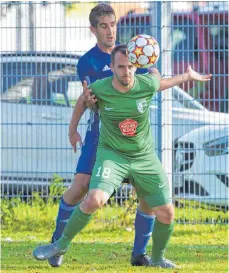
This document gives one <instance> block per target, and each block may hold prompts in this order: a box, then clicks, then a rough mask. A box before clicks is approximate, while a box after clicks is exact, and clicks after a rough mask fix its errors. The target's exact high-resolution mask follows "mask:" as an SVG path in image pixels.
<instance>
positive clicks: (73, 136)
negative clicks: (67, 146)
mask: <svg viewBox="0 0 229 273" xmlns="http://www.w3.org/2000/svg"><path fill="white" fill-rule="evenodd" d="M68 137H69V142H70V143H71V145H72V148H73V150H74V153H76V151H77V148H76V144H77V142H79V144H80V146H81V147H82V139H81V136H80V134H79V133H78V132H77V131H74V132H70V131H69V133H68Z"/></svg>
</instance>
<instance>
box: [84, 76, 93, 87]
mask: <svg viewBox="0 0 229 273" xmlns="http://www.w3.org/2000/svg"><path fill="white" fill-rule="evenodd" d="M84 80H85V81H86V82H87V85H89V84H90V83H91V81H90V78H89V76H86V77H85V78H84Z"/></svg>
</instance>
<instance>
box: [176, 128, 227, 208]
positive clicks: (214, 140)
mask: <svg viewBox="0 0 229 273" xmlns="http://www.w3.org/2000/svg"><path fill="white" fill-rule="evenodd" d="M228 130H229V126H228V125H227V126H220V125H211V126H203V127H201V128H198V129H195V130H193V131H191V132H189V133H188V134H185V135H184V136H182V137H181V138H179V140H178V141H177V142H176V144H175V153H174V157H175V165H174V170H173V182H174V184H173V185H174V194H175V196H176V197H179V198H185V199H192V200H198V201H201V202H206V203H209V204H214V205H221V206H225V207H227V206H228V178H229V173H228V132H229V131H228Z"/></svg>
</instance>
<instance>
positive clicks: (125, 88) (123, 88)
mask: <svg viewBox="0 0 229 273" xmlns="http://www.w3.org/2000/svg"><path fill="white" fill-rule="evenodd" d="M133 85H134V79H133V81H132V82H131V83H130V84H129V85H123V84H121V83H120V82H119V81H118V80H117V79H116V78H115V77H113V79H112V86H113V87H114V89H115V90H117V91H118V92H120V93H127V92H128V91H129V90H130V89H131V88H132V87H133Z"/></svg>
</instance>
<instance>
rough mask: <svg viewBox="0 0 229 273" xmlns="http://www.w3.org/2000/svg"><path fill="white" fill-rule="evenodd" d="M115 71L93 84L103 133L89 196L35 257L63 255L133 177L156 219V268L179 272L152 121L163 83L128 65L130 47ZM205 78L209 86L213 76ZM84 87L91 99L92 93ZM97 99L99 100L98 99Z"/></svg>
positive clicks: (116, 57)
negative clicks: (170, 249)
mask: <svg viewBox="0 0 229 273" xmlns="http://www.w3.org/2000/svg"><path fill="white" fill-rule="evenodd" d="M111 69H112V72H113V74H114V75H113V76H112V77H109V78H105V79H103V80H99V81H96V82H94V83H92V84H91V85H90V89H91V90H92V92H93V94H94V95H95V96H96V99H97V104H98V108H99V112H100V119H101V132H100V140H99V146H98V150H97V156H96V163H95V166H94V169H93V173H92V178H91V181H90V186H89V192H88V195H87V197H86V198H85V199H84V200H83V201H82V202H81V203H80V205H78V206H77V207H76V209H75V211H74V212H73V214H72V216H71V218H70V220H69V221H68V223H67V225H66V227H65V229H64V232H63V235H62V236H61V238H60V239H59V240H57V241H55V242H54V243H52V244H48V245H44V246H40V247H37V248H36V249H35V250H34V252H33V255H34V257H35V258H36V259H38V260H46V259H49V258H50V257H53V256H56V255H63V254H64V253H65V252H66V251H67V249H68V247H69V245H70V242H71V241H72V239H73V238H74V237H75V235H76V234H78V233H79V232H80V231H81V230H82V229H83V228H84V227H85V226H86V225H87V224H88V222H89V221H90V220H91V218H92V215H93V214H94V213H95V212H96V211H97V210H98V209H99V208H100V207H102V206H103V205H104V204H105V203H106V202H107V201H108V199H109V197H110V196H111V194H112V193H113V192H114V190H115V189H117V188H118V187H119V186H120V184H121V183H122V181H123V178H128V179H129V180H130V181H131V183H132V185H133V186H134V187H135V189H136V193H137V195H138V197H139V198H141V199H143V200H144V201H145V202H146V204H147V205H148V206H149V207H150V208H152V210H153V212H154V213H155V215H156V221H155V226H154V232H153V234H152V239H153V247H152V266H155V267H157V266H159V267H163V268H174V267H176V265H175V264H174V263H173V262H171V261H170V260H167V259H165V257H164V252H165V249H166V247H167V245H168V242H169V239H170V237H171V235H172V232H173V227H174V222H173V219H174V208H173V205H172V203H171V199H170V196H169V183H168V180H167V176H166V174H165V171H164V170H163V167H162V165H161V163H160V161H159V159H158V157H157V155H156V153H155V151H154V148H153V140H152V135H151V129H150V123H149V118H148V117H149V106H150V101H151V98H152V96H153V94H154V93H155V92H156V91H158V89H159V87H160V79H158V78H157V77H156V76H155V75H151V74H146V75H135V70H136V68H135V67H134V66H133V64H131V63H130V62H129V61H128V58H127V55H126V45H119V46H117V47H115V48H114V50H113V51H112V54H111ZM198 75H199V74H198ZM198 77H199V76H198ZM200 77H202V78H201V80H202V81H208V80H210V77H211V75H206V76H200ZM84 88H85V99H86V97H87V96H89V95H88V92H89V90H87V87H86V86H84ZM92 99H93V100H94V101H95V98H94V97H92Z"/></svg>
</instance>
